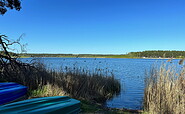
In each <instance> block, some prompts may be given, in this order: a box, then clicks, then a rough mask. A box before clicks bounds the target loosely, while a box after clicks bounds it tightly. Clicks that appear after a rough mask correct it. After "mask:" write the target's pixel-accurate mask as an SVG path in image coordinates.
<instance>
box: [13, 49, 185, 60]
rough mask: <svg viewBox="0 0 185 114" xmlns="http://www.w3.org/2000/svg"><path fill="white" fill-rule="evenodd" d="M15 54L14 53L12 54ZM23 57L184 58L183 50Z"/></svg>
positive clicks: (28, 54) (40, 54)
mask: <svg viewBox="0 0 185 114" xmlns="http://www.w3.org/2000/svg"><path fill="white" fill-rule="evenodd" d="M12 54H13V53H12ZM13 55H15V54H13ZM17 55H18V56H20V57H22V58H24V57H76V58H78V57H79V58H83V57H84V58H184V57H185V51H162V50H158V51H141V52H129V53H128V54H49V53H48V54H46V53H38V54H36V53H21V54H17Z"/></svg>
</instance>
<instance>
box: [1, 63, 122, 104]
mask: <svg viewBox="0 0 185 114" xmlns="http://www.w3.org/2000/svg"><path fill="white" fill-rule="evenodd" d="M109 74H111V75H109ZM6 81H7V82H17V83H19V84H22V85H25V86H28V88H29V96H31V97H42V96H59V95H69V96H71V97H73V98H76V99H83V100H89V101H95V102H105V101H106V100H107V99H109V98H111V97H113V96H114V95H115V94H117V93H119V92H120V82H119V81H118V80H116V79H115V78H114V76H113V75H112V72H110V73H107V72H104V70H95V71H93V72H89V71H88V70H87V69H83V68H78V67H74V68H69V67H65V68H63V69H61V70H60V71H56V70H51V69H47V68H46V66H44V65H43V64H42V63H40V62H35V63H32V64H30V65H22V64H20V65H18V66H17V67H14V68H11V66H9V65H8V64H7V65H4V67H3V68H1V70H0V82H6Z"/></svg>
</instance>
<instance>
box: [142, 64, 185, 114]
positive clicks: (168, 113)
mask: <svg viewBox="0 0 185 114" xmlns="http://www.w3.org/2000/svg"><path fill="white" fill-rule="evenodd" d="M144 109H145V110H146V111H148V112H149V113H152V114H184V113H185V70H184V68H183V69H182V70H181V72H180V73H178V74H177V73H176V72H175V68H169V67H168V68H166V67H165V65H163V66H162V67H161V68H160V70H159V71H156V70H155V69H153V71H152V72H151V73H150V77H149V78H148V79H147V80H146V88H145V93H144Z"/></svg>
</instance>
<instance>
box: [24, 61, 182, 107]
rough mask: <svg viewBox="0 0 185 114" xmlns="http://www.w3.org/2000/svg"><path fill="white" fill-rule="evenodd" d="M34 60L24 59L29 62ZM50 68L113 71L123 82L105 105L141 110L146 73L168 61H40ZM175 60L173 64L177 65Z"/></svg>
mask: <svg viewBox="0 0 185 114" xmlns="http://www.w3.org/2000/svg"><path fill="white" fill-rule="evenodd" d="M32 59H33V58H22V59H21V60H22V61H24V62H29V61H30V60H32ZM39 60H40V61H41V62H43V63H45V64H46V66H47V67H48V68H51V69H60V68H61V67H65V66H68V67H74V66H77V67H82V68H85V69H88V70H89V71H91V70H94V69H96V68H100V69H106V70H107V71H113V73H114V76H115V78H116V79H118V80H119V81H120V82H121V87H122V88H121V92H120V94H119V95H117V96H115V97H114V98H112V99H110V100H108V101H107V102H106V104H105V106H107V107H112V108H128V109H141V108H142V101H143V92H144V79H145V72H146V71H149V70H150V68H152V66H153V65H154V64H155V65H157V66H159V65H161V64H162V63H165V62H166V61H167V59H117V58H116V59H115V58H42V59H39ZM177 63H178V60H177V59H176V60H173V63H172V64H175V65H176V64H177Z"/></svg>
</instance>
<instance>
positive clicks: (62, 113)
mask: <svg viewBox="0 0 185 114" xmlns="http://www.w3.org/2000/svg"><path fill="white" fill-rule="evenodd" d="M79 112H80V101H78V100H75V99H71V98H70V97H67V96H55V97H42V98H35V99H28V100H24V101H19V102H15V103H10V104H6V105H3V106H0V113H1V114H15V113H21V114H33V113H35V114H39V113H40V114H45V113H51V114H77V113H79Z"/></svg>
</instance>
